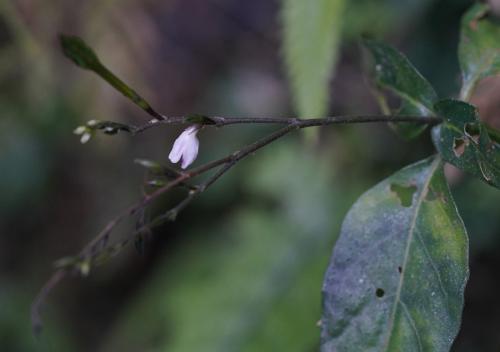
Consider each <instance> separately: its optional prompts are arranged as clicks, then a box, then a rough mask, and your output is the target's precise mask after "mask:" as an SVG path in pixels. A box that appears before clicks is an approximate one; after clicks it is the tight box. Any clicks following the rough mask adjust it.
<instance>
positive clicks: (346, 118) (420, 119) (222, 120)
mask: <svg viewBox="0 0 500 352" xmlns="http://www.w3.org/2000/svg"><path fill="white" fill-rule="evenodd" d="M203 118H204V121H206V122H201V123H202V124H204V125H209V126H210V125H212V126H215V127H224V126H229V125H236V124H281V125H289V124H298V125H299V126H300V128H304V127H313V126H326V125H334V124H346V123H370V122H413V123H422V124H430V125H434V124H438V123H440V122H442V119H441V118H440V117H434V116H412V115H408V116H406V115H360V116H358V115H342V116H331V117H325V118H320V119H303V118H297V117H222V116H210V117H208V116H206V117H203ZM190 123H195V122H194V121H193V118H192V116H177V117H167V118H166V119H164V120H152V121H150V122H149V123H147V124H145V125H143V126H139V127H136V129H135V130H134V132H133V133H134V134H138V133H141V132H144V131H146V130H148V129H150V128H153V127H157V126H160V125H173V124H174V125H175V124H190Z"/></svg>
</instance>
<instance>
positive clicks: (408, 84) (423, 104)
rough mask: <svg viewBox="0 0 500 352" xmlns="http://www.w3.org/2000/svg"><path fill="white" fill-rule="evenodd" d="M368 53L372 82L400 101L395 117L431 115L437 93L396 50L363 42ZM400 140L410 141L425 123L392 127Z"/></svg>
mask: <svg viewBox="0 0 500 352" xmlns="http://www.w3.org/2000/svg"><path fill="white" fill-rule="evenodd" d="M362 44H363V46H364V47H365V48H366V49H367V50H368V52H369V53H370V54H371V56H372V58H373V60H372V62H371V64H370V71H371V76H372V79H373V81H374V83H375V85H376V87H377V88H378V89H381V88H383V89H388V90H390V91H392V92H393V93H394V94H396V95H397V96H398V97H399V98H401V106H400V108H399V111H397V114H398V115H412V116H432V115H433V105H434V103H435V102H436V101H437V99H438V98H437V94H436V92H435V91H434V88H433V87H432V86H431V84H430V83H429V82H428V81H427V80H426V79H425V78H424V77H423V76H422V75H421V74H420V73H419V72H418V71H417V69H416V68H415V67H414V66H413V65H412V64H411V63H410V61H409V60H408V59H407V58H406V57H405V56H404V55H403V54H402V53H400V52H399V51H398V50H396V49H395V48H393V47H392V46H390V45H387V44H385V43H382V42H379V41H376V40H372V39H363V41H362ZM391 125H392V127H393V128H394V129H395V130H396V131H397V132H398V133H399V134H400V135H401V136H403V137H405V138H408V139H411V138H414V137H416V136H418V135H419V134H420V133H422V131H424V130H425V128H426V125H425V124H408V123H404V124H402V123H399V124H391Z"/></svg>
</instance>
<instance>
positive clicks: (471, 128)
mask: <svg viewBox="0 0 500 352" xmlns="http://www.w3.org/2000/svg"><path fill="white" fill-rule="evenodd" d="M480 132H481V130H480V129H479V124H478V123H476V122H475V123H466V124H465V126H464V133H465V135H466V136H467V137H469V139H471V140H472V141H473V142H474V143H476V144H478V143H479V133H480Z"/></svg>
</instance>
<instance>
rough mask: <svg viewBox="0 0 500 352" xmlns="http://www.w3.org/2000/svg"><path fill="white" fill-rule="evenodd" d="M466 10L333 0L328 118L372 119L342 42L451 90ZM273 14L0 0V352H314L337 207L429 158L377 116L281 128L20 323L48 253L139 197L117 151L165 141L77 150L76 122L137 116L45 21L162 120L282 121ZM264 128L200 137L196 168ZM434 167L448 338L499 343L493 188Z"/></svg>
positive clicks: (258, 8)
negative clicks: (450, 283) (464, 275)
mask: <svg viewBox="0 0 500 352" xmlns="http://www.w3.org/2000/svg"><path fill="white" fill-rule="evenodd" d="M470 4H471V1H466V0H357V1H352V2H348V4H347V9H346V15H345V17H344V21H345V26H344V30H343V41H342V46H341V54H340V59H339V64H338V65H337V69H336V73H335V78H334V79H332V81H331V105H330V109H329V112H330V114H332V115H333V114H361V113H376V112H377V111H378V110H377V107H376V104H375V102H374V100H373V98H372V97H371V95H370V91H369V89H368V87H367V85H366V79H365V78H364V76H363V72H362V58H361V55H360V52H359V48H358V46H357V42H356V40H357V38H359V36H360V35H361V34H370V35H372V36H377V37H380V38H384V39H385V40H387V41H389V42H390V43H392V44H393V45H396V46H397V47H398V48H399V49H401V50H402V51H403V52H405V53H406V54H407V55H408V56H409V57H410V59H411V60H412V61H413V62H414V63H415V65H416V66H417V67H418V68H419V69H420V70H421V72H422V73H423V74H424V76H426V77H427V78H428V79H429V80H430V81H431V83H433V84H434V85H435V86H436V88H437V90H438V92H439V94H440V96H442V97H447V96H454V95H455V94H456V92H457V91H458V87H459V84H460V76H459V69H458V63H457V59H456V50H457V39H458V25H459V20H460V16H461V14H462V13H463V12H464V11H465V10H466V9H467V7H468V6H470ZM279 9H280V3H279V1H269V0H253V1H238V0H204V1H202V0H162V1H160V0H145V1H139V0H122V1H116V0H88V1H76V0H66V1H63V0H44V1H35V0H15V1H12V0H0V92H1V94H0V171H1V176H0V177H1V178H0V180H1V182H0V233H1V235H0V351H3V352H11V351H13V352H21V351H315V350H317V348H318V338H319V329H318V327H317V326H316V322H317V320H318V319H319V316H320V289H321V282H322V276H323V273H324V271H325V269H326V265H327V262H328V259H329V256H330V253H331V250H332V246H333V244H334V242H335V239H336V237H337V235H338V232H339V228H340V224H341V221H342V218H343V216H344V215H345V213H346V212H347V210H348V209H349V207H350V205H351V204H352V203H353V202H354V201H355V199H356V198H357V197H358V196H359V195H360V194H361V193H362V192H363V191H365V190H366V189H368V188H369V187H371V186H372V185H373V184H375V183H376V182H378V181H379V180H381V179H382V178H384V177H387V176H389V175H390V174H392V173H393V172H395V171H397V170H398V169H400V168H401V167H403V166H405V165H407V164H410V163H412V162H415V161H418V160H420V159H422V158H424V157H426V156H427V155H429V154H430V153H432V151H433V149H432V145H431V143H430V140H429V137H428V136H423V137H421V138H419V139H418V140H416V141H413V142H404V141H402V140H401V139H399V138H398V137H397V136H395V135H394V134H393V133H392V132H391V131H390V130H389V129H388V128H387V127H386V126H385V125H376V126H375V125H370V126H368V125H365V126H339V127H328V128H324V129H322V130H321V138H320V142H319V145H317V146H315V147H312V146H310V145H305V144H304V139H303V138H301V136H300V134H296V135H293V136H288V137H286V138H284V139H282V140H280V141H278V142H276V143H275V144H273V145H271V146H269V147H267V148H265V149H264V150H262V151H260V152H258V153H257V154H256V155H255V156H253V157H251V158H250V159H248V160H245V161H243V162H241V163H240V164H238V165H237V167H235V168H234V170H232V171H231V172H230V173H228V174H227V175H226V176H224V178H222V179H221V180H220V181H218V183H217V184H216V185H214V187H213V188H211V189H210V190H209V191H207V192H206V193H204V194H203V196H202V197H200V198H198V199H197V200H196V201H195V202H194V203H192V205H191V206H190V207H189V208H187V209H186V210H185V211H184V212H183V213H182V214H181V215H180V216H179V217H178V220H177V221H176V222H175V223H173V224H168V225H165V226H162V227H160V228H157V229H155V231H154V232H155V233H154V236H153V238H152V239H151V241H149V242H148V243H147V244H146V252H145V254H144V255H142V256H141V255H139V254H138V253H136V252H135V251H134V249H133V248H130V249H128V250H126V251H125V252H124V253H122V254H121V255H120V256H118V257H116V258H115V259H113V260H112V261H111V262H110V263H109V264H107V265H106V266H103V267H99V268H97V269H95V271H92V272H91V275H90V276H89V277H88V278H85V279H80V278H73V279H69V280H66V281H64V282H63V283H62V284H61V285H60V286H58V288H57V289H56V291H54V292H53V293H52V294H51V296H50V297H49V300H48V302H47V306H46V309H45V310H44V318H45V330H44V333H43V335H42V336H41V339H40V341H38V342H37V341H36V340H35V339H34V337H33V335H32V333H31V330H30V329H31V328H30V322H29V307H30V304H31V301H32V300H33V298H34V297H35V295H36V293H37V291H38V289H39V288H40V287H41V285H42V284H43V283H44V281H45V280H46V279H47V278H48V277H49V275H50V274H51V271H52V263H53V261H54V260H56V259H58V258H60V257H63V256H66V255H71V254H75V253H77V252H78V251H79V249H80V248H81V247H82V246H83V245H84V244H85V243H86V242H87V241H88V240H89V239H91V238H92V237H93V236H95V235H96V233H97V232H98V231H99V230H100V229H101V228H102V227H103V226H104V224H105V223H106V221H107V220H109V219H111V217H112V216H113V215H115V214H117V213H119V212H121V211H122V210H124V209H125V208H126V207H127V206H128V205H129V204H131V203H133V202H134V201H135V200H137V199H138V198H139V197H140V195H141V193H140V186H141V182H142V181H143V176H142V173H143V170H141V169H140V167H139V166H137V165H136V164H134V163H133V159H134V158H150V159H155V160H158V161H161V162H164V163H167V162H168V159H167V156H168V153H169V151H170V148H171V145H172V143H173V140H174V138H175V137H176V135H177V134H178V133H179V129H178V128H172V127H165V128H158V129H156V130H151V131H149V132H147V133H144V134H142V135H140V136H138V137H134V138H131V137H130V136H127V135H118V136H115V137H106V136H102V135H100V136H96V137H95V138H93V139H92V140H91V141H90V142H89V143H88V144H86V145H82V144H80V143H79V139H78V138H77V136H74V135H73V134H72V131H73V129H74V128H75V127H76V126H78V125H81V124H83V123H84V122H85V121H86V120H90V119H102V120H114V121H121V122H126V123H132V124H139V123H141V122H143V121H145V120H144V118H145V117H147V116H145V115H144V113H143V112H142V111H140V110H139V109H137V108H136V107H135V106H133V105H132V104H131V103H129V102H128V101H127V100H126V99H125V98H123V97H122V96H121V95H120V94H119V93H117V92H115V91H114V90H113V89H112V88H110V87H109V86H108V85H107V84H106V83H105V82H103V81H101V80H100V79H99V78H98V77H97V76H95V75H94V74H92V73H89V72H85V71H82V70H80V69H78V68H76V67H75V66H74V65H73V64H72V63H71V62H70V61H68V60H67V59H65V58H64V57H63V56H62V54H61V51H60V49H59V47H58V33H68V34H75V35H79V36H81V37H83V38H85V40H86V41H87V42H88V43H90V44H91V45H92V46H93V47H94V48H95V49H96V51H97V52H98V53H99V55H100V57H101V59H102V61H103V62H104V63H105V64H106V65H107V66H108V67H110V68H111V69H112V70H113V71H115V72H116V73H117V74H118V76H120V77H122V78H124V80H125V81H126V82H128V83H130V84H131V85H132V86H133V87H134V88H136V89H137V90H138V91H139V92H141V93H142V95H143V96H145V97H147V98H148V100H149V101H150V102H151V103H152V104H153V105H154V106H155V107H157V109H158V110H160V111H161V112H163V113H164V114H166V115H174V116H177V115H182V114H184V113H193V112H198V113H204V114H217V115H222V116H224V115H228V116H270V115H279V116H282V115H291V114H293V109H292V106H293V104H292V101H291V98H290V92H289V88H288V83H287V80H286V74H285V72H284V71H285V70H284V65H283V63H282V62H283V60H282V55H281V50H280V43H281V39H280V38H281V26H280V21H279ZM311 56H312V59H313V54H312V55H311ZM499 98H500V84H499V82H498V81H497V80H495V79H490V80H488V81H486V82H484V83H483V84H482V85H481V86H480V88H479V90H478V92H477V94H476V96H475V97H474V102H476V103H477V104H478V105H479V108H480V111H481V113H482V117H483V119H485V120H487V121H488V122H489V123H490V124H491V125H495V126H496V127H497V128H500V99H499ZM271 129H272V128H271ZM271 129H270V128H269V127H263V126H260V127H259V126H251V127H250V126H245V127H242V126H239V127H238V126H235V127H227V128H224V129H218V130H210V131H207V132H206V133H205V132H203V133H202V134H201V148H200V156H199V159H198V161H197V162H196V163H197V164H198V165H199V164H200V163H202V162H203V161H208V160H211V159H214V158H216V157H220V156H224V155H225V154H227V153H229V152H231V151H233V150H235V149H236V148H238V147H239V146H243V145H244V144H246V143H249V142H252V141H254V140H255V139H257V138H258V137H259V136H262V135H264V134H266V133H268V132H269V131H270V130H271ZM447 171H448V176H449V179H450V182H451V183H452V191H453V194H454V196H455V198H456V201H457V205H458V208H459V210H460V211H461V213H462V215H463V218H464V221H465V224H466V226H467V228H468V231H469V236H470V245H471V253H470V264H471V277H470V281H469V284H468V286H467V290H466V305H465V311H464V321H463V326H462V330H461V332H460V335H459V337H458V339H457V341H456V343H455V345H454V349H453V350H454V351H500V334H499V333H498V330H499V329H500V303H499V301H498V297H499V296H500V280H499V278H500V277H499V273H498V271H497V270H498V269H497V268H498V267H499V265H500V206H499V205H500V192H499V191H498V190H495V189H493V188H489V187H488V186H486V185H484V184H483V183H481V182H479V181H475V180H473V179H472V178H469V177H467V176H465V175H462V174H460V173H459V172H458V171H456V170H454V169H448V170H447ZM158 209H161V204H158ZM128 230H130V229H128ZM121 231H123V232H124V233H126V231H127V228H124V229H121ZM117 235H118V236H119V235H120V234H117Z"/></svg>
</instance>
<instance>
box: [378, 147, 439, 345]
mask: <svg viewBox="0 0 500 352" xmlns="http://www.w3.org/2000/svg"><path fill="white" fill-rule="evenodd" d="M440 162H441V159H440V157H439V156H436V159H435V160H434V161H433V162H432V164H431V168H430V170H429V173H428V175H429V176H428V179H427V180H426V181H425V183H424V185H423V186H422V192H421V193H420V195H419V197H418V199H417V204H416V206H415V214H414V216H413V219H412V222H411V225H410V230H409V235H408V240H407V241H406V248H405V254H404V258H403V263H402V264H401V267H402V272H401V277H400V279H399V283H398V288H397V290H396V298H395V300H394V306H393V309H392V312H391V317H390V319H389V324H390V325H389V329H388V333H387V338H386V340H385V343H384V350H385V351H387V349H388V347H389V343H390V341H391V337H392V330H393V328H394V320H395V319H396V312H397V310H398V304H399V303H400V302H401V291H402V288H403V282H404V279H405V274H406V266H407V262H408V257H409V254H410V246H411V243H412V241H413V235H414V232H415V225H416V223H417V217H418V214H419V213H420V207H421V205H422V202H423V200H424V198H425V196H426V195H427V192H428V188H429V184H430V182H431V180H432V177H433V176H434V172H435V171H436V169H437V167H438V166H439V164H440ZM416 333H417V335H418V331H417V332H416Z"/></svg>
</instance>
